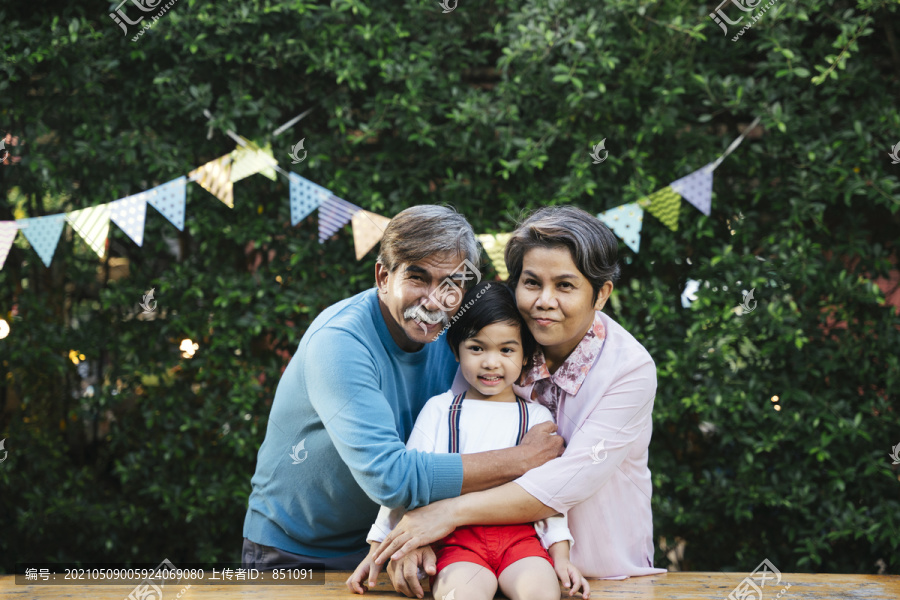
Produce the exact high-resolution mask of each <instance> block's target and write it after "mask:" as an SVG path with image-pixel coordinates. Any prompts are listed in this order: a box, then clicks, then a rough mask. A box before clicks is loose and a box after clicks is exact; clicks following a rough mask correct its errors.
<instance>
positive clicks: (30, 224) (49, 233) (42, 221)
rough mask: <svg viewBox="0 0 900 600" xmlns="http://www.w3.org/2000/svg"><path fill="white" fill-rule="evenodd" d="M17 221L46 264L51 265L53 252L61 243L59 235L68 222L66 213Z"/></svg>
mask: <svg viewBox="0 0 900 600" xmlns="http://www.w3.org/2000/svg"><path fill="white" fill-rule="evenodd" d="M16 222H17V223H18V224H19V229H21V230H22V233H24V234H25V238H26V239H27V240H28V243H29V244H31V247H32V248H34V251H35V252H37V253H38V256H40V257H41V260H42V261H44V266H47V267H49V266H50V262H51V261H52V260H53V253H54V252H55V251H56V245H57V244H58V243H59V236H60V234H62V230H63V226H65V224H66V215H64V214H59V215H48V216H46V217H33V218H31V219H17V220H16Z"/></svg>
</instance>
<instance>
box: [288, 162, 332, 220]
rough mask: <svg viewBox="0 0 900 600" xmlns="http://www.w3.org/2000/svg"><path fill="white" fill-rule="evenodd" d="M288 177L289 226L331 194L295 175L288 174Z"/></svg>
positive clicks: (314, 208) (306, 215) (306, 214)
mask: <svg viewBox="0 0 900 600" xmlns="http://www.w3.org/2000/svg"><path fill="white" fill-rule="evenodd" d="M288 177H289V178H290V180H291V183H290V188H291V225H296V224H297V223H299V222H300V221H302V220H303V219H305V218H306V217H308V216H309V213H311V212H312V211H314V210H316V209H317V208H319V205H320V204H321V203H322V201H323V200H325V199H327V198H328V197H329V196H330V195H331V192H329V191H328V190H326V189H325V188H323V187H322V186H320V185H316V184H315V183H313V182H312V181H310V180H309V179H306V178H304V177H300V176H299V175H297V174H296V173H288Z"/></svg>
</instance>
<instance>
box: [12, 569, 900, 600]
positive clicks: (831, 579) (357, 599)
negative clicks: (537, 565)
mask: <svg viewBox="0 0 900 600" xmlns="http://www.w3.org/2000/svg"><path fill="white" fill-rule="evenodd" d="M349 576H350V572H349V571H347V572H339V571H335V572H330V573H327V574H326V576H325V584H324V585H290V586H270V585H243V584H242V585H231V584H229V585H194V586H192V587H191V588H190V589H188V590H186V591H185V592H184V594H182V595H181V596H180V598H178V599H177V600H196V599H198V598H209V599H213V598H214V599H216V600H232V599H235V598H241V599H244V598H259V599H261V600H262V599H265V600H276V599H281V598H284V599H290V600H361V599H362V598H363V597H369V598H371V597H375V598H381V599H383V600H384V599H387V598H391V599H393V598H405V596H403V595H401V594H398V593H396V592H395V591H394V590H393V588H392V587H391V585H390V580H389V579H388V577H387V575H386V574H385V573H382V574H381V576H380V577H379V579H378V584H379V585H378V587H377V588H375V589H374V590H372V591H370V592H368V593H367V594H365V596H359V595H357V594H352V593H350V592H348V591H347V588H346V587H345V586H344V581H345V580H346V579H347V578H348V577H349ZM745 576H747V573H690V572H688V573H682V572H675V573H666V574H664V575H653V576H648V577H633V578H631V579H626V580H623V581H599V580H591V599H592V600H594V599H596V600H609V599H613V600H629V599H632V598H635V599H636V598H656V599H662V598H667V599H672V600H675V599H678V600H704V599H709V600H727V598H728V594H730V593H731V591H732V590H733V589H734V588H735V586H737V585H738V584H739V583H740V582H741V581H742V580H743V578H744V577H745ZM788 583H790V584H791V587H790V588H789V589H788V590H787V591H786V592H785V593H784V594H783V595H782V596H781V598H779V599H778V600H845V599H848V598H851V599H853V598H864V599H865V600H897V599H898V598H900V575H832V574H818V575H812V574H808V573H783V574H782V581H781V584H780V587H770V586H771V585H772V584H771V583H769V585H767V586H766V587H765V588H764V589H763V600H775V598H776V596H777V595H778V593H779V592H780V591H781V589H783V586H785V585H786V584H788ZM426 585H427V581H426ZM132 589H133V588H131V587H126V586H118V585H95V586H80V585H79V586H48V585H32V586H25V585H16V584H15V579H14V578H13V576H11V575H4V576H0V598H4V599H5V598H15V599H17V600H19V599H21V600H26V599H28V600H31V599H33V598H36V599H40V600H43V599H45V598H69V599H77V600H124V599H125V598H126V597H127V596H128V594H129V593H130V592H131V590H132ZM180 590H181V587H180V586H179V587H171V591H170V587H169V586H167V587H166V589H165V590H164V594H163V598H162V600H176V595H177V594H178V593H179V591H180ZM500 597H502V596H500V595H498V598H500ZM425 598H426V600H427V599H430V598H431V594H430V593H428V592H426V594H425ZM457 600H466V599H465V598H458V599H457Z"/></svg>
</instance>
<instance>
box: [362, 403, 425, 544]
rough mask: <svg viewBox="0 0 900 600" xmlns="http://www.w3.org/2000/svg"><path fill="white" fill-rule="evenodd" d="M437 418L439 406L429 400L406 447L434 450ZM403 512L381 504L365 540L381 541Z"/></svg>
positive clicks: (400, 508) (402, 508)
mask: <svg viewBox="0 0 900 600" xmlns="http://www.w3.org/2000/svg"><path fill="white" fill-rule="evenodd" d="M439 397H440V396H439ZM439 397H438V398H439ZM439 418H440V406H439V405H438V403H437V401H436V399H432V400H429V401H428V403H427V404H426V405H425V407H424V408H423V409H422V412H420V413H419V416H418V418H417V419H416V425H415V427H413V430H412V433H411V434H409V440H407V442H406V449H407V450H419V451H422V452H434V450H435V446H436V445H435V441H434V439H435V432H436V430H437V425H438V419H439ZM405 514H406V509H405V508H404V507H402V506H398V507H396V508H393V509H391V508H388V507H387V506H382V507H381V509H380V510H379V511H378V516H377V517H376V518H375V523H373V524H372V527H371V529H369V535H367V536H366V541H367V542H383V541H384V538H386V537H387V536H388V534H389V533H390V532H391V531H392V530H393V529H394V527H396V526H397V523H399V522H400V519H402V518H403V515H405Z"/></svg>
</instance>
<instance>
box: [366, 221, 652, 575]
mask: <svg viewBox="0 0 900 600" xmlns="http://www.w3.org/2000/svg"><path fill="white" fill-rule="evenodd" d="M617 247H618V242H617V240H616V238H615V237H614V236H613V234H612V233H611V232H610V231H609V229H607V228H606V227H605V226H604V225H603V224H602V223H601V222H600V221H599V220H598V219H597V218H595V217H593V216H592V215H590V214H588V213H586V212H585V211H583V210H580V209H578V208H574V207H569V206H563V207H548V208H543V209H541V210H539V211H537V212H536V213H534V214H533V215H532V216H531V217H530V218H528V219H527V220H526V221H525V222H524V223H523V224H522V225H520V226H519V228H518V229H516V231H515V232H514V233H513V235H512V238H511V239H510V240H509V243H508V245H507V247H506V255H505V258H506V266H507V269H508V270H509V281H508V284H509V285H510V286H511V287H512V289H513V290H514V292H515V295H516V303H517V305H518V308H519V311H520V312H521V313H522V316H523V317H524V318H525V321H526V322H527V324H528V327H529V329H530V330H531V332H532V333H533V334H534V337H535V339H536V340H537V341H538V343H539V344H540V348H539V349H538V351H537V352H536V353H535V355H534V360H533V366H532V368H531V369H530V370H529V371H527V372H523V374H522V380H521V382H520V383H521V386H516V388H515V389H516V392H517V394H518V395H519V396H521V397H523V398H530V399H531V400H532V401H534V402H540V403H541V404H543V405H544V406H546V407H547V408H549V409H550V411H551V412H552V413H553V415H554V417H555V419H556V422H557V425H558V426H559V434H560V435H561V436H562V437H563V439H564V440H565V442H566V450H565V452H564V453H563V455H562V456H561V457H559V458H556V459H554V460H551V461H549V462H548V463H546V464H544V465H543V466H540V467H537V468H535V469H532V470H530V471H528V472H527V473H525V475H523V476H522V477H519V478H518V479H516V480H515V481H513V482H510V483H507V484H504V485H501V486H498V487H495V488H493V489H488V490H485V491H480V492H473V493H469V494H465V495H462V496H459V497H457V498H450V499H446V500H441V501H438V502H434V503H432V504H429V505H428V506H424V507H421V508H418V509H416V510H413V511H410V512H408V513H407V514H406V515H405V516H404V517H403V519H402V520H401V521H400V523H399V524H398V525H397V527H396V528H394V530H393V531H392V532H391V534H390V535H389V536H388V537H387V538H386V539H385V540H384V542H382V544H381V546H380V547H379V548H378V550H377V556H376V562H377V563H379V564H381V563H384V562H385V561H386V560H387V559H388V558H393V559H394V560H399V559H400V558H402V557H403V556H405V555H406V554H407V553H408V552H411V551H412V550H415V549H416V548H418V547H420V546H423V545H426V544H430V543H432V542H434V541H436V540H438V539H441V538H442V537H444V536H445V535H447V534H449V533H450V532H451V531H453V530H454V529H456V528H457V527H460V526H462V525H470V524H503V523H529V522H533V521H536V520H539V519H544V518H547V517H550V516H552V515H555V514H557V513H563V514H566V515H567V516H568V519H569V528H570V529H571V532H572V535H573V537H574V538H575V543H574V544H573V545H572V551H571V561H572V563H574V564H575V565H576V566H577V567H578V568H579V569H580V570H581V572H582V573H583V574H584V575H585V576H586V577H597V578H624V577H628V576H635V575H652V574H658V573H664V572H665V570H664V569H656V568H654V567H653V516H652V513H651V509H650V495H651V494H652V483H651V480H650V469H649V468H648V467H647V458H648V452H647V448H648V446H649V444H650V435H651V430H652V420H651V413H652V411H653V399H654V397H655V395H656V366H655V365H654V363H653V359H652V358H650V355H649V354H648V353H647V351H646V350H645V349H644V347H643V346H642V345H641V344H640V343H639V342H638V341H637V340H635V339H634V337H632V335H631V334H630V333H628V332H627V331H626V330H625V329H624V328H623V327H622V326H621V325H619V324H618V323H616V322H615V321H614V320H612V319H611V318H610V317H609V316H608V315H606V314H604V313H602V312H601V309H602V308H603V306H604V305H605V304H606V301H607V300H608V299H609V296H610V294H611V293H612V290H613V282H614V281H615V280H616V279H617V278H618V274H619V267H618V265H617V263H616V254H617Z"/></svg>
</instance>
